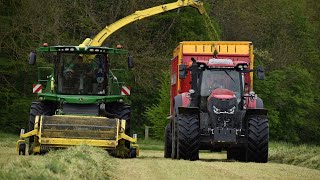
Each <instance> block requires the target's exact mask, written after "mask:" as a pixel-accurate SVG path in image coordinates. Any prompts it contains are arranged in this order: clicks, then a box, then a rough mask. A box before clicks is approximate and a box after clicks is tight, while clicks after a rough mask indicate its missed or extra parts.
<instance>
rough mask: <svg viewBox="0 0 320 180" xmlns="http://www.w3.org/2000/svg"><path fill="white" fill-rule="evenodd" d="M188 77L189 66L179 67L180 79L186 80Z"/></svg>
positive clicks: (182, 65)
mask: <svg viewBox="0 0 320 180" xmlns="http://www.w3.org/2000/svg"><path fill="white" fill-rule="evenodd" d="M186 76H187V66H186V65H184V64H180V65H179V78H180V79H185V78H186Z"/></svg>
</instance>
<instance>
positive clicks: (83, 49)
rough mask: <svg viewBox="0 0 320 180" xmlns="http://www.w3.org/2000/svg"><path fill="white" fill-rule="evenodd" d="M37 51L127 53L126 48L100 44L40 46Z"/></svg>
mask: <svg viewBox="0 0 320 180" xmlns="http://www.w3.org/2000/svg"><path fill="white" fill-rule="evenodd" d="M37 52H63V53H81V54H128V51H127V50H123V49H116V48H109V47H100V46H84V47H82V46H42V47H39V48H37Z"/></svg>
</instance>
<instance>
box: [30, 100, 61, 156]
mask: <svg viewBox="0 0 320 180" xmlns="http://www.w3.org/2000/svg"><path fill="white" fill-rule="evenodd" d="M54 111H55V107H54V106H53V105H52V104H50V103H44V102H39V101H35V102H32V104H31V107H30V117H29V131H32V130H33V129H34V122H35V119H36V116H38V115H46V116H52V115H53V114H54ZM33 143H34V136H30V137H29V150H28V153H29V155H30V154H33V148H32V145H33Z"/></svg>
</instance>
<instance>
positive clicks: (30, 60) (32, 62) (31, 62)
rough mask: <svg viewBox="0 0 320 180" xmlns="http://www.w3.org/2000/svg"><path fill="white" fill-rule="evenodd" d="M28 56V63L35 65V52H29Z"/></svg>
mask: <svg viewBox="0 0 320 180" xmlns="http://www.w3.org/2000/svg"><path fill="white" fill-rule="evenodd" d="M28 58H29V64H30V65H35V64H36V60H37V54H36V53H35V52H30V54H29V56H28Z"/></svg>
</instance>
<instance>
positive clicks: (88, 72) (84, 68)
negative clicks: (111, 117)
mask: <svg viewBox="0 0 320 180" xmlns="http://www.w3.org/2000/svg"><path fill="white" fill-rule="evenodd" d="M86 56H87V55H83V54H73V53H61V54H60V55H59V62H58V64H57V81H58V83H57V84H58V87H57V90H58V91H57V92H58V93H59V94H71V95H72V94H74V95H76V94H86V95H97V94H105V93H106V92H105V87H106V85H107V81H105V79H106V76H107V62H106V55H104V54H99V55H96V56H95V59H93V60H92V61H91V60H90V61H87V60H86V59H87V58H86Z"/></svg>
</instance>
